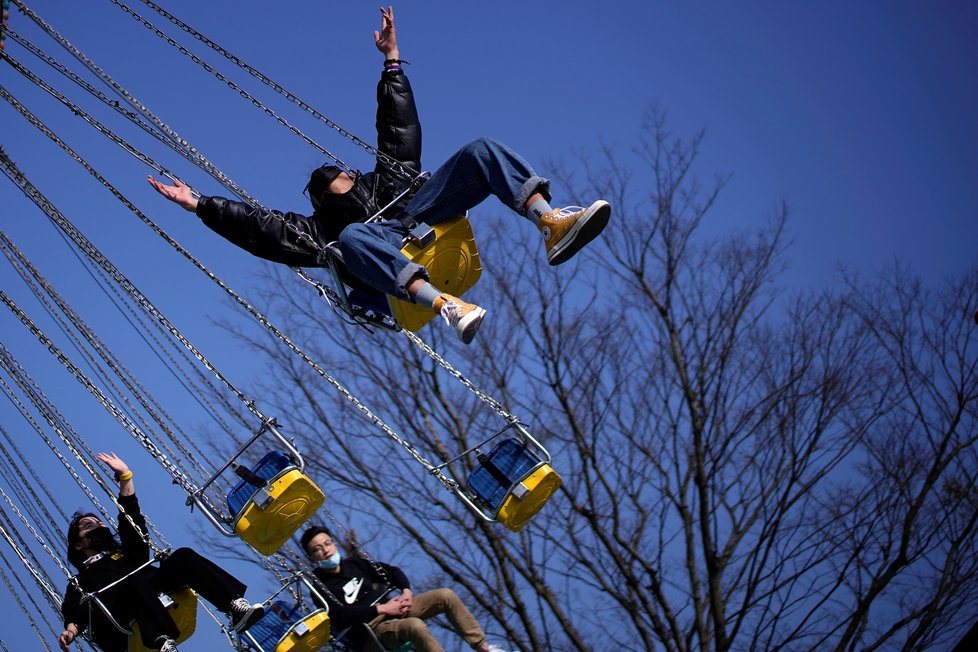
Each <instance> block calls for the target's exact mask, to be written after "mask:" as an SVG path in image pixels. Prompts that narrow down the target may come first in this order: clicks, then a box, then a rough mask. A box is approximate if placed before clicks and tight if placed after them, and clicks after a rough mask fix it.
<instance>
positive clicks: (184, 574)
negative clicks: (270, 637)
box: [58, 453, 265, 652]
mask: <svg viewBox="0 0 978 652" xmlns="http://www.w3.org/2000/svg"><path fill="white" fill-rule="evenodd" d="M98 458H99V459H100V460H101V461H102V462H104V463H105V464H106V466H108V467H109V468H110V469H112V470H113V471H114V472H115V476H116V478H117V479H118V480H119V505H120V506H121V507H122V511H121V512H120V513H119V539H116V538H115V537H114V536H113V535H112V530H110V529H109V528H108V527H107V526H106V525H105V524H103V523H102V521H101V520H99V517H98V515H97V514H91V513H89V514H76V515H75V516H74V517H73V518H72V520H71V523H70V524H69V525H68V561H70V562H71V563H72V565H73V566H75V568H77V569H78V574H77V575H75V576H74V577H72V578H71V580H69V582H68V589H67V590H66V591H65V597H64V601H63V602H62V603H61V613H62V616H63V618H64V626H65V629H64V631H63V632H62V633H61V636H60V637H58V644H59V645H60V646H61V649H62V650H66V651H67V650H68V646H69V645H70V644H71V643H72V641H74V640H75V638H76V637H77V636H78V635H79V634H80V633H81V632H84V631H85V629H86V628H87V627H88V626H89V623H91V628H92V631H91V632H90V635H91V636H92V638H93V640H94V641H95V644H96V645H98V647H99V648H100V649H102V650H103V652H125V651H126V650H127V649H128V638H129V637H128V635H126V634H124V633H122V632H120V631H119V630H118V629H116V628H115V627H114V626H113V625H112V623H111V622H110V621H109V619H108V618H106V616H105V615H104V614H103V613H102V611H101V610H100V609H99V608H98V607H97V606H96V605H95V604H94V603H93V602H89V603H88V604H83V602H82V596H83V594H89V593H93V592H95V591H98V590H99V589H103V588H105V587H108V585H110V584H112V583H114V582H117V581H119V580H122V581H120V582H119V583H118V584H116V585H115V586H112V587H111V588H106V590H105V591H104V592H102V593H99V594H98V597H99V599H100V600H101V601H102V603H103V604H104V605H105V607H106V608H107V609H108V611H109V612H110V613H111V614H112V617H113V618H114V619H115V621H116V622H117V623H119V624H120V625H121V626H123V627H128V626H129V625H130V623H132V622H136V623H138V624H139V630H140V634H141V637H142V643H143V645H144V646H145V647H146V648H148V649H151V650H156V649H159V650H162V651H163V652H172V651H175V650H176V649H177V648H176V645H175V643H174V640H175V639H176V638H177V637H178V636H179V635H180V631H179V630H178V629H177V626H176V623H174V622H173V618H172V617H170V614H169V613H168V612H167V610H166V608H165V607H164V606H163V604H162V603H161V602H160V599H159V595H158V594H160V593H173V592H174V591H178V590H180V589H183V588H186V587H190V588H192V589H193V590H194V591H196V592H197V594H198V595H200V596H201V597H203V598H204V599H206V600H207V601H208V602H210V603H211V604H213V605H214V606H215V607H217V608H218V609H220V610H221V611H224V612H225V613H227V614H228V615H229V616H230V617H231V626H232V629H234V630H235V631H237V632H242V631H244V630H246V629H247V628H248V627H250V626H251V625H253V624H254V623H256V622H258V620H259V619H260V618H261V617H262V616H263V615H264V613H265V612H264V607H263V606H262V605H261V604H250V603H249V602H248V601H247V600H245V599H244V597H243V596H244V593H245V589H246V588H247V587H246V586H245V585H244V584H242V583H241V582H240V581H238V580H237V579H236V578H235V577H233V576H232V575H230V574H229V573H228V572H226V571H225V570H223V569H222V568H220V567H219V566H217V565H216V564H214V562H212V561H210V560H209V559H206V558H205V557H202V556H201V555H199V554H197V553H196V552H194V551H193V550H191V549H190V548H178V549H177V550H174V551H173V552H172V553H170V554H169V555H168V556H166V557H165V558H164V559H163V560H162V561H160V563H159V566H158V567H154V566H146V567H144V568H143V569H142V570H138V571H137V570H136V569H138V568H139V567H140V566H142V565H143V564H145V563H146V562H147V561H149V559H150V548H149V544H148V537H149V532H148V531H147V529H146V519H145V517H144V516H143V514H142V513H141V512H140V510H139V501H138V500H137V499H136V489H135V486H134V485H133V481H132V471H130V470H129V467H128V466H127V465H126V463H125V462H123V461H122V460H121V459H120V458H119V457H117V456H116V455H115V454H114V453H99V454H98ZM134 571H135V572H134Z"/></svg>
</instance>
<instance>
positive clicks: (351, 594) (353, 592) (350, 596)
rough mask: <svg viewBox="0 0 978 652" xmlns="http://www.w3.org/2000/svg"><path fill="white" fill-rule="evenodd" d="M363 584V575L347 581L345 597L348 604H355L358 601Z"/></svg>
mask: <svg viewBox="0 0 978 652" xmlns="http://www.w3.org/2000/svg"><path fill="white" fill-rule="evenodd" d="M361 586H363V578H362V577H358V578H356V579H352V580H350V581H349V582H347V583H346V586H344V587H343V597H344V598H346V603H347V604H353V603H354V602H356V599H357V594H359V593H360V587H361Z"/></svg>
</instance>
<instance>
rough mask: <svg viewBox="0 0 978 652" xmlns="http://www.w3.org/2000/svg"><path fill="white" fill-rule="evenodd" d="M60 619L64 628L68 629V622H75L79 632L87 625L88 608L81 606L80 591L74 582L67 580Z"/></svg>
mask: <svg viewBox="0 0 978 652" xmlns="http://www.w3.org/2000/svg"><path fill="white" fill-rule="evenodd" d="M61 619H62V620H63V621H64V626H65V629H68V623H75V625H77V626H78V633H79V634H81V633H82V632H83V631H85V629H86V628H87V627H88V610H87V609H86V608H85V607H82V605H81V592H80V591H79V590H78V587H77V586H75V583H74V582H70V581H69V582H68V588H67V589H65V598H64V600H62V602H61Z"/></svg>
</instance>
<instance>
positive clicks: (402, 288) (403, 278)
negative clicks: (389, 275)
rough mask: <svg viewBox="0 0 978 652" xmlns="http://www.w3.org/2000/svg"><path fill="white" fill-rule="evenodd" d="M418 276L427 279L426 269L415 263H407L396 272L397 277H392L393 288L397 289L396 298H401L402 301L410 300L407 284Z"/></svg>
mask: <svg viewBox="0 0 978 652" xmlns="http://www.w3.org/2000/svg"><path fill="white" fill-rule="evenodd" d="M418 277H421V278H423V279H424V280H426V281H427V280H429V276H428V270H426V269H425V268H424V267H422V266H421V265H419V264H417V263H408V264H407V265H405V266H404V268H403V269H402V270H401V271H399V272H398V273H397V278H395V279H394V289H395V290H397V298H398V299H403V300H404V301H411V300H412V299H411V297H410V296H408V292H407V286H408V285H409V284H410V283H411V281H413V280H414V279H416V278H418Z"/></svg>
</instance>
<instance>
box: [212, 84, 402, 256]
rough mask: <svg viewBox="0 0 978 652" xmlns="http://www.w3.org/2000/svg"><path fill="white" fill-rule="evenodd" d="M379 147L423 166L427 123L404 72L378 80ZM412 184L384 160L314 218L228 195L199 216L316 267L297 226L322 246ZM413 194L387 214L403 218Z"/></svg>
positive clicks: (234, 237) (253, 246)
mask: <svg viewBox="0 0 978 652" xmlns="http://www.w3.org/2000/svg"><path fill="white" fill-rule="evenodd" d="M377 149H378V150H379V151H380V152H381V153H383V154H386V155H387V156H390V157H391V158H393V159H395V160H397V161H400V162H401V163H402V164H403V165H404V166H405V167H407V168H409V169H411V170H414V171H416V172H417V171H420V170H421V122H420V120H419V119H418V109H417V106H415V103H414V92H413V91H412V90H411V83H410V82H409V81H408V78H407V76H406V75H405V74H404V73H403V71H400V70H393V71H384V72H383V73H382V75H381V78H380V82H379V83H378V84H377ZM407 185H408V181H407V180H405V179H403V178H401V177H400V176H399V175H396V174H394V173H392V171H391V170H390V169H389V168H388V166H386V165H385V164H384V163H382V162H381V161H378V162H377V165H376V167H375V168H374V171H373V172H367V173H366V174H361V175H359V176H358V177H357V178H356V180H355V183H354V186H353V188H352V189H351V190H350V191H349V192H348V193H345V194H343V195H333V196H332V197H331V198H330V201H329V203H327V204H325V205H323V206H320V207H319V209H318V210H317V211H316V212H315V213H314V214H313V215H312V216H306V215H302V214H300V213H291V212H290V213H282V212H279V211H272V213H271V214H269V213H268V212H267V211H264V210H262V209H259V208H255V207H253V206H250V205H249V204H245V203H243V202H238V201H232V200H229V199H225V198H223V197H201V198H200V201H199V202H198V204H197V216H198V217H200V219H201V221H202V222H203V223H204V224H206V225H207V226H208V227H210V228H211V229H212V230H214V231H215V232H217V233H218V234H220V235H221V236H223V237H224V238H226V239H227V240H230V241H231V242H233V243H234V244H236V245H238V246H239V247H241V248H242V249H244V250H246V251H248V252H249V253H251V254H253V255H255V256H258V257H259V258H264V259H266V260H271V261H272V262H276V263H284V264H286V265H295V266H298V267H315V266H317V264H318V263H317V261H316V255H317V250H316V248H315V247H314V246H311V245H310V244H309V243H307V242H305V241H304V238H302V237H301V236H298V235H296V233H295V230H299V231H301V232H303V233H306V234H308V235H309V236H310V237H311V238H312V239H313V240H314V241H315V242H317V243H318V244H319V245H320V246H322V245H325V244H327V243H329V242H332V241H334V240H336V239H337V238H338V237H339V235H340V231H342V230H343V229H344V228H345V227H346V226H347V225H348V224H352V223H354V222H360V221H362V220H364V219H365V218H367V217H369V216H371V215H373V214H375V213H376V212H377V211H378V210H380V209H381V208H382V207H384V206H386V205H387V204H388V203H390V202H391V200H393V199H394V197H396V196H397V194H398V193H399V192H401V191H403V190H404V188H406V187H407ZM412 196H413V192H412V193H409V194H408V195H406V196H405V197H404V198H403V199H401V200H400V201H399V202H398V204H397V205H396V206H395V207H393V208H392V209H391V210H390V211H389V212H388V213H387V215H388V217H390V218H392V219H393V218H395V217H397V216H398V215H399V214H400V212H401V211H400V210H399V209H401V208H403V206H404V205H405V204H406V203H407V202H408V200H410V198H411V197H412ZM286 223H288V224H291V225H292V227H294V228H293V229H290V228H289V226H288V225H287V224H286Z"/></svg>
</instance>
